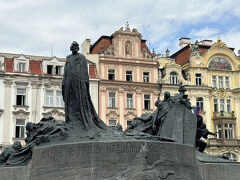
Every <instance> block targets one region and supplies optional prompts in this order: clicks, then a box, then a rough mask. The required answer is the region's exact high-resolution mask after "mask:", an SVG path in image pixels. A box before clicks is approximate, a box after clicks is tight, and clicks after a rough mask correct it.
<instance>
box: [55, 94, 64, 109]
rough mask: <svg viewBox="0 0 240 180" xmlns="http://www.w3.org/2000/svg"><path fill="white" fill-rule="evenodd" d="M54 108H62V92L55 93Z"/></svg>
mask: <svg viewBox="0 0 240 180" xmlns="http://www.w3.org/2000/svg"><path fill="white" fill-rule="evenodd" d="M56 107H64V101H63V97H62V91H56Z"/></svg>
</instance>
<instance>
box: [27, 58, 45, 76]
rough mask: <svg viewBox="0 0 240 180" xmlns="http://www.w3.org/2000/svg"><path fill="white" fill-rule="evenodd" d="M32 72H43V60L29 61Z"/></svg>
mask: <svg viewBox="0 0 240 180" xmlns="http://www.w3.org/2000/svg"><path fill="white" fill-rule="evenodd" d="M29 67H30V73H32V74H42V72H41V62H40V61H32V60H30V61H29Z"/></svg>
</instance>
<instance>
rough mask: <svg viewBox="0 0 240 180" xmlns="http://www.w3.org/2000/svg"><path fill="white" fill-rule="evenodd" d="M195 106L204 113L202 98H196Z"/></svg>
mask: <svg viewBox="0 0 240 180" xmlns="http://www.w3.org/2000/svg"><path fill="white" fill-rule="evenodd" d="M196 106H197V107H200V108H201V111H204V109H203V98H202V97H198V98H197V102H196Z"/></svg>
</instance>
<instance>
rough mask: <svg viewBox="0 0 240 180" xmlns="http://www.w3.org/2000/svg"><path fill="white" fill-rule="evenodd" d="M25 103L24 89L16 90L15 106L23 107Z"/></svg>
mask: <svg viewBox="0 0 240 180" xmlns="http://www.w3.org/2000/svg"><path fill="white" fill-rule="evenodd" d="M25 101H26V89H20V88H17V101H16V105H19V106H25Z"/></svg>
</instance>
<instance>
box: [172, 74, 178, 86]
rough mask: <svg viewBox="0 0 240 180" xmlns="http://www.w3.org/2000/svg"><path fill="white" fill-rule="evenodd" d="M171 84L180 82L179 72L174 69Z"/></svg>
mask: <svg viewBox="0 0 240 180" xmlns="http://www.w3.org/2000/svg"><path fill="white" fill-rule="evenodd" d="M170 84H178V74H177V73H176V72H174V71H173V72H171V73H170Z"/></svg>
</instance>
